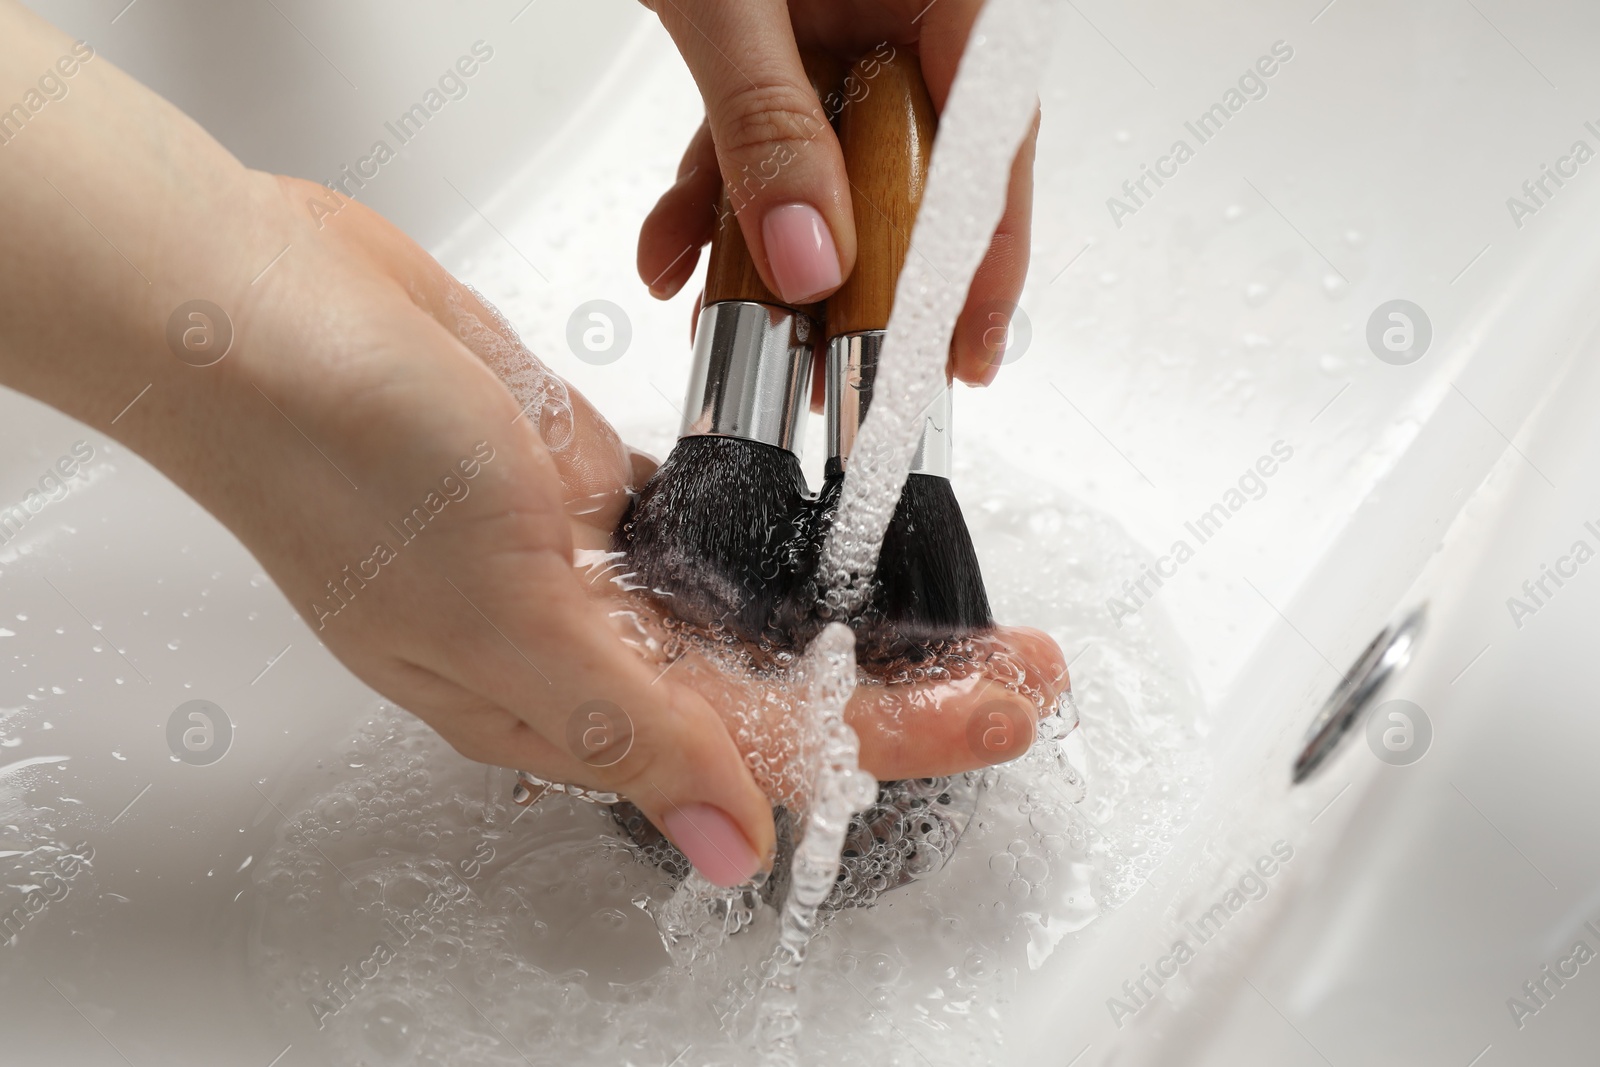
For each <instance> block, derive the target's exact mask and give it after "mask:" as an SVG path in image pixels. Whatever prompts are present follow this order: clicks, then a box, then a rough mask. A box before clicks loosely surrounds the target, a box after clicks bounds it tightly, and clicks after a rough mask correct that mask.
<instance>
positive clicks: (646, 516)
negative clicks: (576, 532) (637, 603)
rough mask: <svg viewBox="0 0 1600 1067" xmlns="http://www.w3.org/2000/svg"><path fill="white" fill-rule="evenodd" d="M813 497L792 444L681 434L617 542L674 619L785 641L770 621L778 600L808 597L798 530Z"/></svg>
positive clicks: (637, 501) (748, 637)
mask: <svg viewBox="0 0 1600 1067" xmlns="http://www.w3.org/2000/svg"><path fill="white" fill-rule="evenodd" d="M809 504H810V497H809V493H808V492H807V489H806V482H805V476H804V475H803V474H801V472H800V460H799V459H798V458H797V457H796V456H795V454H794V453H793V452H790V451H788V450H787V449H783V448H778V447H775V446H773V445H765V444H760V443H759V442H755V441H746V440H743V439H741V438H737V437H716V436H709V435H707V436H695V437H684V438H681V439H680V440H679V441H678V443H677V444H676V445H675V446H674V447H673V449H672V452H671V453H670V454H669V455H668V456H667V459H666V462H664V463H662V464H661V466H660V468H658V469H657V470H656V472H655V474H654V475H652V476H651V478H650V480H649V481H648V482H647V483H645V485H644V488H642V489H641V490H640V491H639V495H638V497H637V498H636V499H635V501H634V503H633V506H632V507H631V508H630V509H629V513H628V515H627V516H626V517H625V518H624V520H623V522H622V524H621V525H620V526H619V527H618V528H617V536H616V544H617V548H618V549H619V550H621V551H624V552H626V553H627V554H628V557H629V561H630V563H631V564H632V566H633V568H634V573H635V575H636V577H637V580H638V581H639V582H641V583H642V584H644V585H646V586H648V587H649V588H650V589H652V590H653V591H655V593H656V594H657V595H658V596H661V597H663V598H665V599H666V600H667V608H668V611H669V612H670V613H671V614H672V615H673V616H674V617H675V618H677V619H679V620H681V621H683V622H687V623H690V624H691V625H695V626H699V627H702V628H712V627H715V626H718V625H721V626H723V627H725V628H726V629H727V630H728V631H729V632H731V633H733V634H734V635H735V636H737V637H739V638H741V639H743V640H746V641H756V640H759V639H761V638H763V637H765V638H766V639H767V640H768V641H769V642H772V643H775V644H779V645H782V644H787V643H788V639H787V638H788V635H785V634H781V633H779V632H777V631H775V630H774V628H773V622H774V618H775V616H776V613H777V612H778V609H779V607H780V605H783V604H785V603H786V602H792V601H793V600H794V599H796V598H797V597H798V596H800V595H802V594H801V589H802V586H803V585H804V582H805V575H804V574H803V573H801V567H800V564H799V559H800V556H801V555H802V553H801V552H799V551H798V547H799V546H798V545H797V537H796V533H797V524H798V523H799V522H800V521H801V519H802V516H803V513H804V512H805V510H806V509H807V507H808V505H809Z"/></svg>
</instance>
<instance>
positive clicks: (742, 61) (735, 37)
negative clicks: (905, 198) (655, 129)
mask: <svg viewBox="0 0 1600 1067" xmlns="http://www.w3.org/2000/svg"><path fill="white" fill-rule="evenodd" d="M653 6H654V7H655V10H656V12H657V14H658V15H660V17H661V22H662V24H663V25H664V26H665V27H666V28H667V32H668V33H670V34H671V35H672V38H673V40H674V41H675V42H676V43H677V45H678V50H679V51H680V52H682V53H683V56H684V59H685V60H686V61H687V62H688V64H689V70H690V73H692V74H693V75H694V79H695V83H696V84H697V85H698V86H699V87H700V95H701V97H702V98H703V99H704V101H705V106H706V115H707V119H708V121H709V123H710V128H711V134H712V140H713V141H714V142H715V145H716V155H717V161H718V164H719V166H720V170H721V174H722V179H723V182H724V184H725V185H726V187H727V190H728V197H729V201H730V203H731V205H732V207H733V209H734V211H735V212H736V214H737V216H738V219H739V226H740V229H741V231H742V232H743V234H744V238H745V244H746V245H747V246H748V247H749V249H750V255H751V257H752V258H753V259H754V261H755V264H756V269H757V270H758V271H759V272H760V274H761V278H762V280H763V281H764V282H765V283H766V284H767V286H768V288H770V289H771V290H772V291H773V292H775V293H777V294H778V295H779V297H781V298H782V299H783V300H784V301H786V302H787V303H790V304H804V303H810V302H812V301H815V300H820V299H822V298H824V297H826V296H829V295H831V294H832V293H833V291H834V290H835V289H837V288H838V287H839V284H840V282H841V281H842V280H843V279H844V277H845V275H847V274H849V272H850V268H851V267H852V266H853V265H854V263H855V255H856V237H855V224H854V221H853V219H852V216H851V213H850V212H851V208H850V195H849V183H848V181H847V180H846V177H845V168H844V157H843V156H842V155H841V153H840V151H839V142H838V139H837V138H836V137H835V136H834V133H833V127H832V126H831V125H829V123H828V119H827V116H826V114H825V113H824V111H823V109H822V104H821V101H820V100H819V99H818V97H817V93H816V90H815V89H813V88H812V86H811V81H810V79H809V78H808V77H807V76H806V72H805V68H804V66H803V64H802V63H801V59H800V52H799V49H798V48H797V46H796V45H795V39H794V31H793V29H792V28H791V26H790V22H789V10H788V6H787V4H786V3H784V2H783V0H743V2H741V3H736V4H729V3H724V2H718V0H659V2H657V3H655V4H654V5H653Z"/></svg>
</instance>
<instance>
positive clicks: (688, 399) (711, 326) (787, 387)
mask: <svg viewBox="0 0 1600 1067" xmlns="http://www.w3.org/2000/svg"><path fill="white" fill-rule="evenodd" d="M813 328H814V327H813V325H812V322H811V320H810V319H809V318H807V317H806V316H805V315H803V314H801V313H800V312H796V311H790V310H789V309H788V308H783V307H776V306H774V305H771V304H760V303H756V302H754V301H746V300H724V301H721V302H719V303H716V304H712V305H711V306H709V307H707V308H704V309H702V310H701V312H700V322H699V325H698V326H696V327H695V333H694V365H693V367H692V368H691V369H690V371H689V391H688V393H687V394H685V396H684V402H683V426H682V427H681V429H680V430H679V431H678V436H679V437H695V436H704V435H713V436H718V437H739V438H743V439H744V440H746V441H759V442H761V443H762V444H767V445H774V446H776V447H778V448H786V449H788V450H789V451H790V452H793V453H794V454H795V455H799V454H800V447H801V431H802V430H803V429H804V428H805V417H806V413H807V412H808V411H810V410H811V331H812V329H813Z"/></svg>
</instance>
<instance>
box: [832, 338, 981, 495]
mask: <svg viewBox="0 0 1600 1067" xmlns="http://www.w3.org/2000/svg"><path fill="white" fill-rule="evenodd" d="M887 335H888V331H886V330H862V331H861V332H860V333H846V334H840V335H839V336H838V337H835V338H834V339H833V340H831V341H829V342H828V358H827V362H826V364H825V375H824V381H823V395H824V405H825V407H824V410H825V411H826V413H827V421H828V458H829V459H837V460H839V463H840V465H841V466H843V465H845V464H846V463H847V462H848V460H849V458H850V452H851V450H852V449H853V448H854V447H855V443H856V434H858V433H859V432H860V431H861V420H863V419H865V418H866V417H867V408H868V407H869V406H870V405H871V404H872V382H873V379H874V378H876V377H877V374H878V353H879V351H880V350H881V349H882V348H883V339H884V337H886V336H887ZM950 412H951V403H950V387H949V386H948V385H947V386H945V387H944V388H943V389H941V390H940V391H939V395H938V397H937V398H935V400H934V401H933V403H931V404H929V405H928V407H927V408H926V409H925V410H924V411H923V413H922V437H921V439H920V440H918V442H917V454H916V455H915V456H913V457H912V458H911V473H912V474H933V475H937V476H938V477H940V478H948V477H950Z"/></svg>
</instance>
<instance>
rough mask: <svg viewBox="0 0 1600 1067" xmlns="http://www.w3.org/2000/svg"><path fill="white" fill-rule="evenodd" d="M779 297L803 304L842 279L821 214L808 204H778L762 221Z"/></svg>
mask: <svg viewBox="0 0 1600 1067" xmlns="http://www.w3.org/2000/svg"><path fill="white" fill-rule="evenodd" d="M761 236H762V239H763V240H764V241H765V242H766V246H767V263H768V264H769V265H770V266H771V267H772V277H773V280H774V281H776V282H777V283H778V295H779V296H780V297H782V298H783V299H784V300H786V301H788V302H789V303H791V304H805V303H809V302H810V301H812V300H815V299H816V298H817V297H819V296H821V295H822V294H823V293H826V292H828V291H830V290H832V289H836V288H838V285H839V282H840V281H841V280H842V279H841V276H840V274H839V252H838V250H837V249H836V248H835V247H834V245H833V234H832V233H830V232H829V231H828V224H827V223H826V222H824V221H823V220H822V214H821V213H820V212H818V211H817V209H816V208H814V207H812V206H811V205H810V204H798V203H797V204H780V205H778V206H777V207H775V208H773V209H772V210H770V211H768V212H767V217H766V218H764V219H762V220H761Z"/></svg>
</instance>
